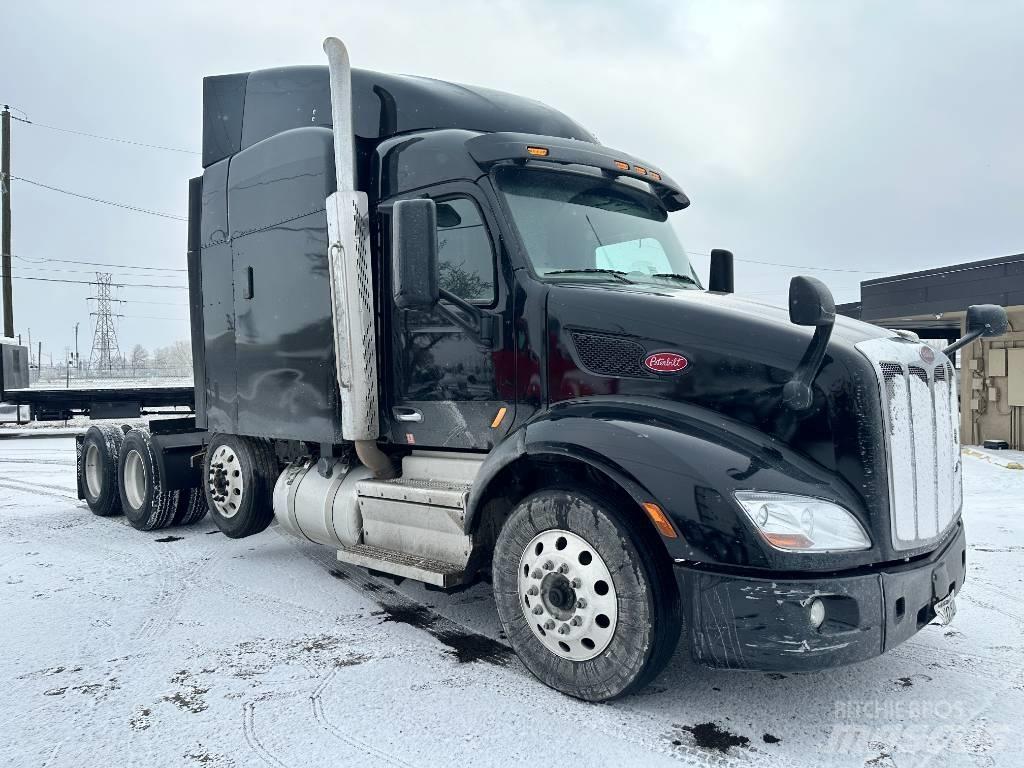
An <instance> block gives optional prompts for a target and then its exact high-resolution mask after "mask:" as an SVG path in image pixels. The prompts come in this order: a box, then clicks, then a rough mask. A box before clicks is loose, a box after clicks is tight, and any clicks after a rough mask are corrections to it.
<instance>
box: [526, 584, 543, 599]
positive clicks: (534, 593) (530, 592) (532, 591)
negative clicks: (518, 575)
mask: <svg viewBox="0 0 1024 768" xmlns="http://www.w3.org/2000/svg"><path fill="white" fill-rule="evenodd" d="M526 594H528V595H529V596H530V597H536V596H537V595H539V594H540V590H539V589H537V587H535V586H533V587H530V588H529V589H528V590H526Z"/></svg>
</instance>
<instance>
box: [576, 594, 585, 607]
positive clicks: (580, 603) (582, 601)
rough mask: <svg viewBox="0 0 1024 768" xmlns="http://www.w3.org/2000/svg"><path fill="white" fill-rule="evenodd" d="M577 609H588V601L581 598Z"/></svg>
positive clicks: (577, 602) (577, 603)
mask: <svg viewBox="0 0 1024 768" xmlns="http://www.w3.org/2000/svg"><path fill="white" fill-rule="evenodd" d="M576 607H577V608H586V607H587V601H586V600H584V599H583V598H582V597H581V598H580V599H579V600H577V601H576Z"/></svg>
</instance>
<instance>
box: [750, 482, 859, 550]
mask: <svg viewBox="0 0 1024 768" xmlns="http://www.w3.org/2000/svg"><path fill="white" fill-rule="evenodd" d="M733 495H734V496H735V497H736V501H738V502H739V503H740V506H741V507H743V511H744V512H746V513H747V517H749V518H750V521H751V522H752V523H753V524H754V527H755V528H757V530H758V532H759V533H760V534H761V535H762V536H763V537H764V539H765V541H767V542H768V543H769V544H771V545H772V546H773V547H775V549H781V550H784V551H786V552H843V551H848V550H855V549H868V548H869V547H870V546H871V539H869V538H868V535H867V533H865V532H864V528H863V527H861V524H860V523H859V522H858V521H857V518H855V517H854V516H853V515H852V514H850V512H849V511H848V510H846V509H843V508H842V507H840V506H839V505H838V504H833V503H832V502H830V501H824V500H823V499H815V498H812V497H810V496H794V495H792V494H789V493H764V492H761V491H736V493H735V494H733Z"/></svg>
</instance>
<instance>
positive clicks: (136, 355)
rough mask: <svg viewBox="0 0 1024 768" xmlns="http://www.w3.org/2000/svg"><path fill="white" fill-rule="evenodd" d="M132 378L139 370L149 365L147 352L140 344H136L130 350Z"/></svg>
mask: <svg viewBox="0 0 1024 768" xmlns="http://www.w3.org/2000/svg"><path fill="white" fill-rule="evenodd" d="M131 361H132V362H131V364H132V376H135V375H136V374H137V373H138V372H139V371H140V370H142V369H143V368H145V367H146V366H147V365H149V352H148V351H147V350H146V348H145V347H144V346H142V345H141V344H136V345H135V347H134V348H133V349H132V357H131Z"/></svg>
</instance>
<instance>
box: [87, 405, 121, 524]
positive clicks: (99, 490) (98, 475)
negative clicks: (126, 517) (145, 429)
mask: <svg viewBox="0 0 1024 768" xmlns="http://www.w3.org/2000/svg"><path fill="white" fill-rule="evenodd" d="M123 441H124V433H123V432H122V431H121V430H120V429H118V428H117V427H112V426H110V425H109V424H93V425H92V426H91V427H89V430H88V431H87V432H86V433H85V438H84V439H83V440H82V456H81V459H80V461H79V465H78V471H79V478H78V481H79V483H80V484H81V488H82V494H83V495H84V496H85V503H86V504H88V505H89V509H91V510H92V513H93V514H94V515H99V516H100V517H111V516H113V515H119V514H121V496H120V491H119V490H118V482H117V478H118V474H117V462H118V457H119V456H120V455H121V443H122V442H123ZM90 465H91V466H90Z"/></svg>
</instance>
